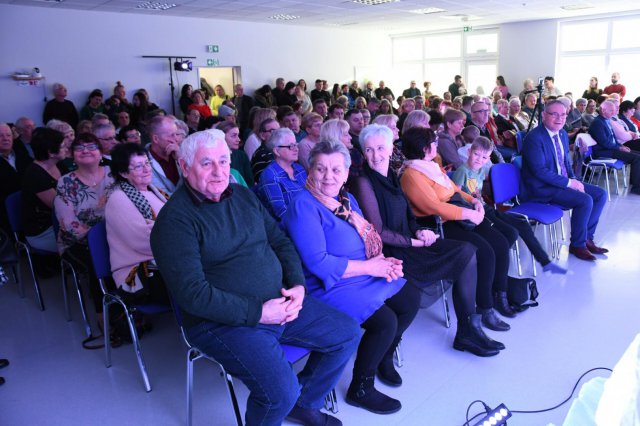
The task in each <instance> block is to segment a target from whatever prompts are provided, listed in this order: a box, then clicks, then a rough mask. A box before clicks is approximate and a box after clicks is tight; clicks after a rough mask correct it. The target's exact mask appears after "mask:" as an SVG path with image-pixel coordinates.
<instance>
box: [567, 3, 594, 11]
mask: <svg viewBox="0 0 640 426" xmlns="http://www.w3.org/2000/svg"><path fill="white" fill-rule="evenodd" d="M592 7H594V6H593V5H592V4H589V3H581V4H568V5H566V6H560V9H564V10H582V9H591V8H592Z"/></svg>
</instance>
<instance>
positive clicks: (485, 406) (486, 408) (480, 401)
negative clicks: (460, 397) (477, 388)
mask: <svg viewBox="0 0 640 426" xmlns="http://www.w3.org/2000/svg"><path fill="white" fill-rule="evenodd" d="M476 402H479V403H481V404H482V405H483V406H484V410H485V414H486V413H488V412H489V411H491V407H489V406H488V405H487V404H486V403H485V402H484V401H482V400H480V399H476V400H475V401H473V402H472V403H471V404H469V406H468V407H467V414H466V415H465V419H466V420H467V422H466V423H465V425H468V424H469V422H470V421H471V420H473V419H475V418H476V417H478V416H479V415H480V414H482V412H480V413H478V414H476V415H475V416H473V417H471V420H469V410H470V409H471V407H473V404H475V403H476ZM463 426H464V425H463Z"/></svg>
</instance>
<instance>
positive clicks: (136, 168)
mask: <svg viewBox="0 0 640 426" xmlns="http://www.w3.org/2000/svg"><path fill="white" fill-rule="evenodd" d="M147 167H151V161H149V160H147V161H145V162H144V163H138V164H135V165H133V166H129V170H133V171H134V172H141V171H142V170H143V169H145V168H147Z"/></svg>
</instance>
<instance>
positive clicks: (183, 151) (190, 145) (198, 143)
mask: <svg viewBox="0 0 640 426" xmlns="http://www.w3.org/2000/svg"><path fill="white" fill-rule="evenodd" d="M219 145H222V146H223V147H224V148H225V149H226V150H227V152H228V153H229V161H231V150H230V149H229V147H228V146H227V142H226V141H225V139H224V133H223V132H222V130H218V129H209V130H205V131H203V132H196V133H194V134H192V135H190V136H187V137H186V138H185V140H184V141H182V144H181V145H180V160H182V161H183V162H184V163H185V164H186V165H187V167H191V165H192V164H193V160H194V159H195V158H196V153H197V152H198V150H199V149H202V148H217V147H218V146H219Z"/></svg>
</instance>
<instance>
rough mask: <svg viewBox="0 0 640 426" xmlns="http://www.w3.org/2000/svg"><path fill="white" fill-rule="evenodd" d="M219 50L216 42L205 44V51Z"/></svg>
mask: <svg viewBox="0 0 640 426" xmlns="http://www.w3.org/2000/svg"><path fill="white" fill-rule="evenodd" d="M219 51H220V48H219V47H218V45H217V44H208V45H207V52H209V53H218V52H219Z"/></svg>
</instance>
